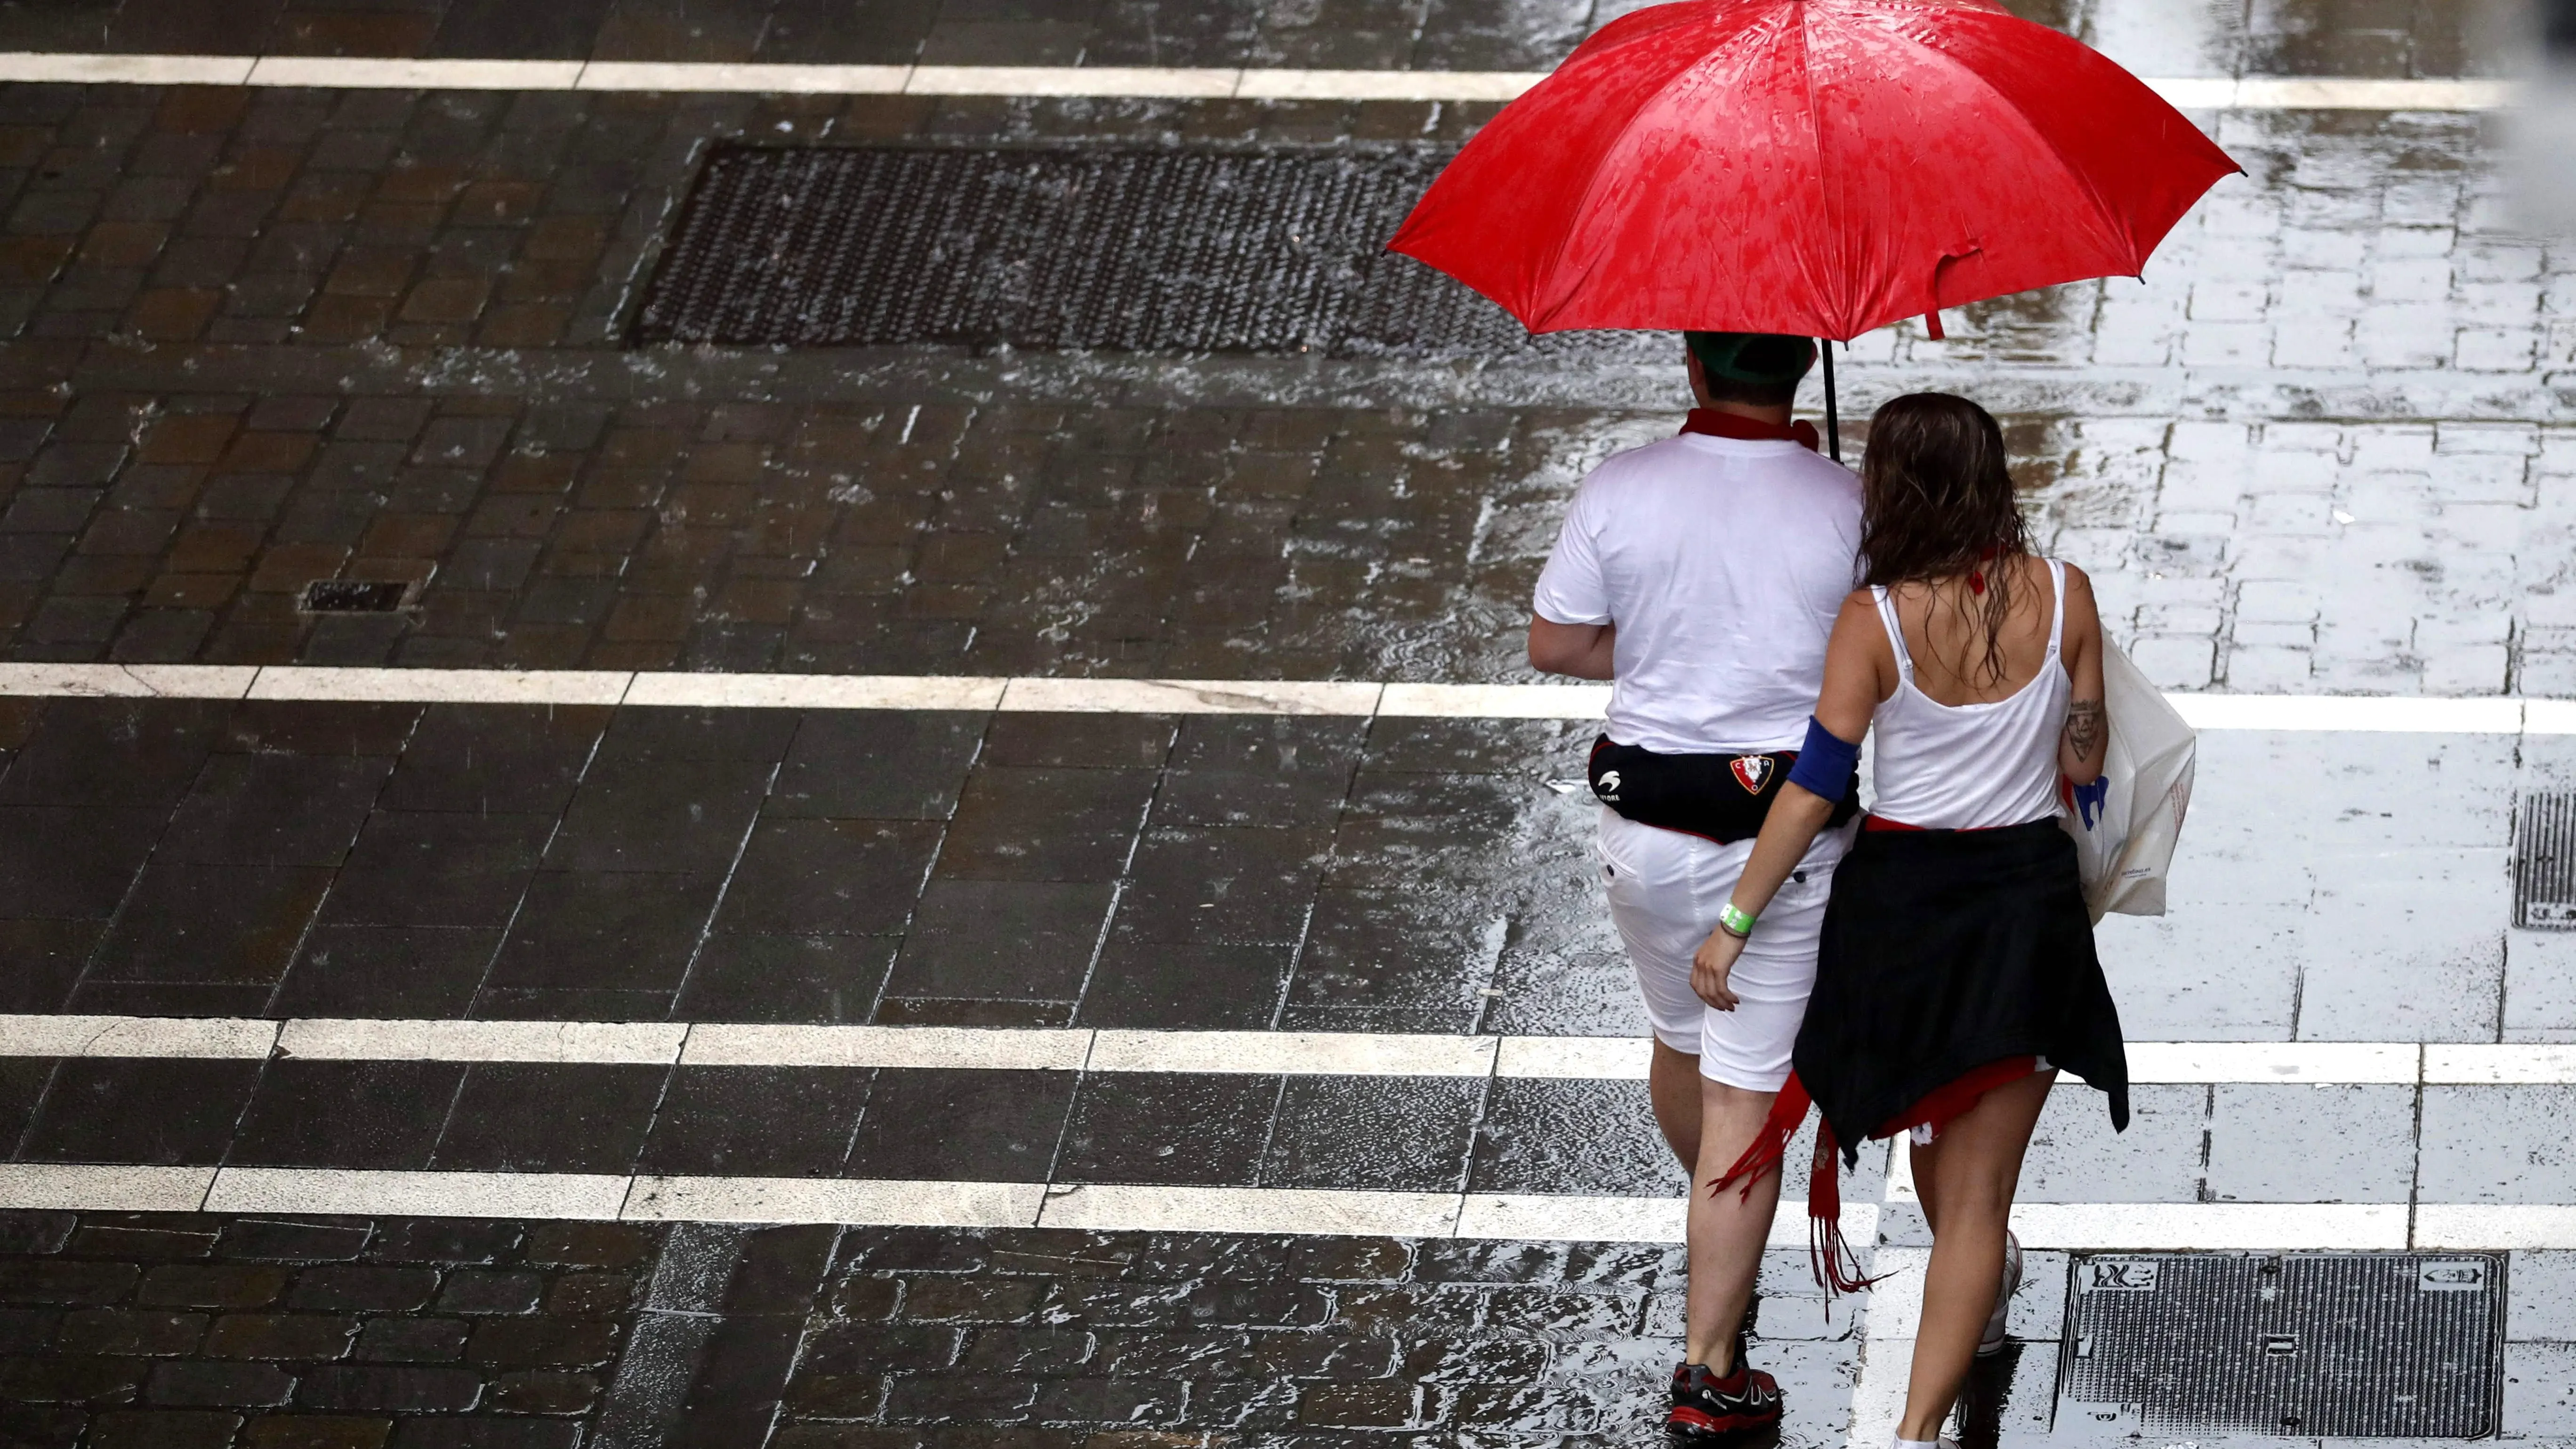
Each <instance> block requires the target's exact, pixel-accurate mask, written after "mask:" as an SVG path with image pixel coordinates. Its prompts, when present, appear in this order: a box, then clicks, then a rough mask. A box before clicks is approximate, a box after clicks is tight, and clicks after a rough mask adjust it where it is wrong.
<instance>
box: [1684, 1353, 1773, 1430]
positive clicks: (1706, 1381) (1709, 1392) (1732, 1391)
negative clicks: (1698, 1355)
mask: <svg viewBox="0 0 2576 1449" xmlns="http://www.w3.org/2000/svg"><path fill="white" fill-rule="evenodd" d="M1779 1428H1780V1384H1779V1381H1778V1380H1776V1379H1774V1378H1772V1377H1771V1376H1770V1375H1769V1374H1766V1373H1764V1372H1763V1371H1762V1370H1760V1369H1758V1368H1754V1367H1752V1366H1750V1365H1748V1364H1746V1363H1745V1361H1744V1354H1743V1352H1742V1350H1740V1349H1739V1350H1738V1351H1737V1353H1736V1355H1735V1371H1734V1372H1733V1373H1730V1374H1728V1375H1726V1376H1725V1377H1724V1378H1720V1377H1718V1376H1717V1375H1715V1374H1713V1373H1710V1372H1709V1371H1708V1365H1706V1364H1704V1363H1686V1364H1683V1365H1682V1366H1681V1367H1680V1368H1677V1369H1675V1370H1673V1411H1672V1416H1671V1417H1670V1418H1668V1419H1666V1420H1665V1421H1664V1430H1665V1432H1666V1433H1667V1434H1669V1435H1671V1436H1672V1441H1673V1443H1675V1444H1677V1445H1687V1446H1691V1449H1702V1446H1707V1445H1715V1444H1738V1443H1742V1442H1744V1441H1746V1440H1750V1439H1755V1438H1759V1437H1761V1436H1764V1435H1769V1434H1773V1433H1776V1432H1778V1430H1779Z"/></svg>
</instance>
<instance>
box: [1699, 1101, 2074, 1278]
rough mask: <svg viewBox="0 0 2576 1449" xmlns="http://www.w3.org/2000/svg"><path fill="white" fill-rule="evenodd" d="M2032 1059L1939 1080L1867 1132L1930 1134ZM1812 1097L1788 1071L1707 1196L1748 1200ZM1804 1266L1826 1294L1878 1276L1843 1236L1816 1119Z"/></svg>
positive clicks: (1827, 1132)
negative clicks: (1867, 1270) (1732, 1192)
mask: <svg viewBox="0 0 2576 1449" xmlns="http://www.w3.org/2000/svg"><path fill="white" fill-rule="evenodd" d="M2038 1067H2039V1061H2038V1059H2037V1058H2035V1057H2006V1058H2005V1059H2003V1060H2002V1061H1998V1062H1988V1063H1987V1064H1986V1065H1984V1066H1982V1067H1979V1068H1977V1069H1976V1070H1975V1071H1972V1072H1969V1073H1967V1074H1966V1075H1965V1076H1962V1077H1960V1078H1959V1079H1958V1080H1957V1081H1954V1082H1951V1083H1949V1084H1948V1085H1946V1086H1943V1087H1941V1088H1939V1089H1937V1090H1935V1091H1934V1092H1932V1093H1931V1094H1930V1095H1929V1096H1926V1097H1925V1098H1924V1099H1923V1100H1922V1101H1920V1102H1917V1103H1915V1104H1914V1109H1913V1110H1912V1111H1910V1112H1907V1113H1906V1114H1905V1115H1904V1116H1902V1117H1900V1118H1899V1119H1898V1120H1896V1121H1894V1122H1890V1123H1888V1124H1886V1125H1885V1126H1883V1127H1881V1128H1880V1129H1879V1130H1878V1131H1877V1132H1875V1133H1872V1134H1871V1135H1872V1136H1873V1137H1878V1138H1887V1137H1893V1136H1895V1135H1896V1134H1898V1133H1900V1132H1905V1131H1909V1130H1911V1129H1913V1128H1915V1127H1921V1126H1927V1125H1928V1126H1930V1127H1931V1128H1932V1129H1933V1130H1934V1131H1935V1132H1938V1131H1939V1130H1940V1129H1941V1128H1943V1127H1946V1126H1948V1125H1949V1124H1950V1122H1951V1121H1952V1119H1954V1118H1956V1117H1958V1116H1959V1115H1960V1114H1961V1113H1963V1112H1966V1111H1967V1110H1968V1109H1969V1108H1971V1107H1974V1106H1976V1105H1977V1101H1978V1099H1979V1098H1981V1097H1983V1096H1985V1095H1986V1093H1988V1092H1991V1091H1993V1090H1994V1089H1995V1088H1997V1087H2000V1086H2003V1085H2004V1084H2005V1083H2007V1082H2013V1081H2018V1080H2020V1079H2021V1078H2023V1077H2026V1076H2028V1075H2030V1074H2031V1073H2032V1072H2033V1071H2036V1070H2038ZM1814 1105H1815V1100H1814V1099H1813V1098H1812V1097H1810V1096H1808V1095H1807V1084H1806V1083H1804V1082H1801V1081H1799V1080H1798V1074H1797V1073H1795V1072H1791V1073H1790V1074H1789V1080H1788V1081H1787V1082H1784V1083H1782V1084H1781V1087H1780V1095H1779V1096H1777V1097H1775V1098H1773V1099H1772V1102H1771V1115H1770V1116H1768V1117H1765V1118H1764V1119H1762V1126H1761V1128H1760V1129H1759V1130H1758V1131H1756V1132H1755V1133H1754V1134H1753V1140H1752V1142H1750V1143H1748V1144H1746V1146H1745V1149H1744V1151H1743V1153H1742V1154H1741V1155H1740V1156H1738V1157H1737V1158H1736V1159H1735V1165H1734V1166H1732V1167H1729V1168H1728V1169H1727V1170H1726V1171H1724V1172H1723V1173H1720V1174H1719V1175H1717V1176H1716V1177H1714V1178H1711V1179H1709V1183H1708V1195H1709V1196H1710V1197H1715V1196H1717V1195H1718V1194H1719V1193H1721V1192H1724V1191H1726V1190H1727V1189H1728V1188H1730V1187H1737V1186H1738V1184H1741V1187H1740V1188H1739V1200H1746V1199H1750V1198H1751V1197H1752V1196H1753V1188H1754V1185H1755V1184H1756V1183H1759V1182H1760V1181H1761V1180H1762V1178H1763V1176H1764V1175H1765V1174H1766V1173H1770V1172H1773V1171H1776V1170H1778V1168H1779V1167H1780V1164H1781V1162H1782V1161H1783V1159H1785V1158H1787V1156H1788V1155H1789V1139H1790V1138H1792V1137H1794V1136H1796V1135H1797V1133H1798V1128H1799V1126H1800V1125H1801V1124H1803V1123H1804V1122H1805V1121H1806V1120H1807V1109H1808V1108H1809V1107H1812V1106H1814ZM1807 1265H1808V1267H1809V1268H1811V1269H1812V1270H1813V1271H1814V1272H1815V1275H1816V1283H1817V1285H1818V1286H1819V1287H1822V1288H1823V1289H1824V1290H1825V1297H1826V1298H1827V1299H1828V1300H1831V1299H1833V1298H1834V1297H1836V1296H1838V1295H1840V1294H1844V1293H1857V1292H1859V1291H1861V1290H1862V1289H1864V1288H1867V1287H1868V1286H1869V1285H1871V1284H1872V1283H1875V1282H1877V1281H1878V1279H1876V1278H1872V1277H1870V1276H1868V1275H1866V1274H1864V1273H1862V1272H1861V1267H1860V1254H1859V1253H1858V1252H1857V1251H1855V1250H1854V1249H1853V1247H1852V1245H1851V1243H1850V1241H1849V1240H1847V1239H1846V1238H1844V1237H1843V1192H1842V1163H1841V1162H1840V1161H1839V1160H1838V1154H1837V1153H1836V1151H1835V1147H1834V1129H1833V1125H1832V1124H1831V1123H1828V1122H1826V1121H1823V1120H1822V1119H1821V1118H1820V1119H1819V1120H1818V1121H1817V1123H1816V1160H1815V1162H1814V1163H1813V1164H1811V1165H1810V1167H1809V1168H1808V1171H1807Z"/></svg>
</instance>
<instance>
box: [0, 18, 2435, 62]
mask: <svg viewBox="0 0 2576 1449" xmlns="http://www.w3.org/2000/svg"><path fill="white" fill-rule="evenodd" d="M1638 8H1641V0H1214V3H1198V4H1182V3H1166V0H921V3H917V4H895V3H889V0H859V3H856V4H848V5H829V4H824V3H820V0H561V3H556V4H549V5H542V6H529V5H512V4H507V3H503V0H398V3H392V4H368V3H354V0H236V3H233V4H229V5H226V6H224V7H222V8H221V9H220V10H216V9H211V8H209V7H207V6H204V5H200V4H192V3H188V0H72V3H67V4H64V3H57V4H48V3H44V0H9V3H6V4H0V49H5V50H37V51H111V52H118V51H145V52H162V53H182V54H215V55H237V54H262V53H274V54H281V55H361V56H478V57H480V56H493V57H503V56H506V57H526V58H545V59H580V60H647V61H654V60H683V61H773V62H802V63H809V64H810V63H825V62H841V63H860V64H909V63H912V62H915V61H918V62H921V63H925V64H934V65H1075V64H1082V65H1152V66H1239V65H1263V66H1302V67H1321V68H1343V67H1347V68H1355V69H1390V68H1391V69H1406V68H1418V69H1424V70H1544V69H1546V68H1548V67H1550V66H1552V65H1554V64H1555V63H1556V62H1557V61H1558V60H1560V59H1562V58H1563V57H1564V55H1565V52H1567V51H1568V50H1570V49H1572V48H1573V46H1574V43H1575V42H1576V41H1577V40H1580V39H1581V38H1582V37H1583V36H1584V35H1586V34H1588V33H1590V32H1591V30H1592V29H1593V28H1595V27H1596V26H1599V25H1601V24H1604V23H1606V22H1608V21H1610V20H1612V19H1615V18H1617V17H1618V16H1620V15H1622V14H1625V13H1627V12H1628V11H1631V10H1635V9H1638ZM2012 8H2013V9H2014V10H2016V11H2017V12H2018V13H2020V14H2022V15H2025V16H2027V17H2029V18H2031V19H2034V20H2039V21H2043V22H2045V23H2047V24H2052V25H2056V26H2059V27H2060V28H2063V29H2066V30H2069V31H2072V32H2073V33H2075V34H2077V35H2080V36H2082V37H2083V38H2084V39H2086V40H2087V41H2089V42H2091V43H2092V44H2094V45H2096V46H2099V47H2101V48H2102V49H2104V50H2106V51H2108V52H2109V53H2110V54H2111V55H2113V56H2114V57H2115V58H2117V59H2119V60H2120V61H2122V62H2123V63H2125V64H2127V65H2128V66H2130V67H2131V68H2132V69H2135V70H2137V71H2139V72H2140V73H2141V74H2147V75H2207V74H2215V75H2232V74H2236V73H2238V72H2240V71H2243V72H2254V73H2265V74H2290V75H2367V76H2412V75H2423V76H2448V75H2460V74H2468V73H2472V72H2475V71H2478V70H2481V69H2483V68H2484V64H2483V62H2484V56H2483V54H2482V47H2481V44H2480V42H2481V40H2482V39H2483V38H2484V37H2482V36H2480V34H2479V33H2478V32H2479V22H2480V20H2481V19H2482V18H2483V17H2482V15H2481V12H2480V11H2479V9H2478V7H2477V6H2476V5H2474V4H2469V3H2463V0H2421V3H2409V4H2397V5H2392V4H2385V3H2373V0H2296V3H2286V4H2271V3H2265V4H2250V3H2245V0H2230V3H2225V4H2205V5H2197V6H2191V7H2182V6H2172V5H2164V4H2158V3H2155V0H2015V3H2014V5H2013V7H2012Z"/></svg>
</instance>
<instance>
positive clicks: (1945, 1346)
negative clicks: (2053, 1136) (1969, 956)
mask: <svg viewBox="0 0 2576 1449" xmlns="http://www.w3.org/2000/svg"><path fill="white" fill-rule="evenodd" d="M2056 1080H2057V1073H2055V1072H2053V1071H2049V1072H2033V1073H2032V1074H2030V1075H2029V1076H2027V1077H2024V1078H2022V1079H2021V1080H2020V1081H2017V1082H2013V1083H2010V1084H2009V1085H2006V1086H2001V1087H1997V1088H1995V1089H1994V1090H1993V1091H1991V1092H1988V1093H1986V1095H1985V1096H1983V1097H1981V1098H1979V1099H1978V1100H1977V1105H1976V1106H1974V1107H1971V1108H1969V1109H1968V1110H1967V1111H1966V1112H1964V1113H1961V1114H1960V1115H1959V1116H1958V1117H1956V1118H1953V1119H1952V1120H1951V1122H1950V1124H1949V1125H1948V1126H1947V1127H1944V1128H1942V1129H1941V1138H1940V1140H1939V1141H1937V1142H1935V1143H1933V1144H1932V1145H1931V1146H1929V1147H1917V1148H1915V1149H1914V1187H1915V1191H1916V1192H1917V1193H1918V1194H1920V1195H1921V1197H1922V1199H1923V1211H1924V1216H1925V1217H1926V1218H1927V1219H1929V1220H1930V1221H1931V1223H1932V1263H1931V1266H1930V1267H1929V1268H1927V1269H1925V1270H1924V1274H1923V1322H1922V1326H1921V1327H1920V1328H1918V1329H1916V1330H1915V1335H1914V1376H1913V1378H1912V1380H1911V1381H1910V1382H1909V1383H1907V1385H1906V1388H1905V1417H1904V1418H1903V1419H1901V1420H1899V1421H1898V1424H1897V1429H1896V1433H1897V1437H1899V1438H1902V1439H1936V1438H1939V1437H1940V1434H1941V1425H1942V1422H1943V1421H1944V1420H1946V1419H1948V1418H1949V1417H1950V1406H1951V1405H1952V1404H1953V1403H1955V1402H1956V1401H1957V1400H1958V1397H1959V1386H1960V1385H1961V1384H1963V1383H1965V1382H1966V1381H1967V1378H1968V1367H1969V1365H1970V1364H1972V1363H1973V1362H1975V1360H1976V1356H1977V1340H1978V1338H1979V1337H1981V1336H1982V1335H1983V1334H1984V1333H1985V1330H1986V1316H1987V1315H1988V1314H1990V1313H1992V1312H1993V1311H1994V1307H1995V1288H1996V1286H1997V1284H1998V1282H1999V1281H2000V1280H2001V1278H2002V1277H2003V1264H2004V1228H2005V1226H2006V1223H2007V1220H2008V1219H2010V1217H2011V1216H2012V1202H2013V1188H2014V1186H2015V1185H2016V1184H2017V1183H2018V1182H2019V1181H2020V1178H2021V1158H2022V1152H2023V1150H2024V1149H2025V1148H2027V1147H2029V1146H2030V1131H2031V1128H2032V1127H2033V1126H2035V1125H2037V1124H2038V1122H2039V1112H2040V1109H2041V1108H2042V1107H2044V1106H2046V1105H2047V1104H2048V1089H2049V1087H2050V1086H2051V1085H2052V1084H2053V1083H2055V1082H2056Z"/></svg>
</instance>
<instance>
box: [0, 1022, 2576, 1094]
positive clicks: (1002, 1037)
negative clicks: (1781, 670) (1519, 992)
mask: <svg viewBox="0 0 2576 1449" xmlns="http://www.w3.org/2000/svg"><path fill="white" fill-rule="evenodd" d="M272 1045H273V1046H274V1047H275V1049H276V1050H277V1051H278V1052H279V1053H280V1054H282V1055H285V1056H290V1057H318V1058H327V1059H332V1060H338V1061H442V1062H574V1063H579V1062H599V1063H645V1064H652V1063H666V1062H673V1061H677V1062H679V1063H680V1064H682V1065H685V1066H697V1067H754V1066H757V1067H945V1068H968V1069H981V1070H989V1071H1082V1070H1088V1071H1094V1072H1217V1073H1227V1072H1231V1073H1249V1074H1260V1075H1280V1076H1324V1077H1481V1076H1486V1075H1489V1074H1490V1075H1493V1076H1501V1077H1527V1078H1559V1079H1564V1078H1577V1079H1593V1080H1602V1081H1643V1080H1645V1077H1646V1070H1647V1064H1648V1062H1649V1061H1650V1060H1651V1059H1652V1051H1651V1048H1650V1046H1649V1044H1648V1041H1647V1039H1646V1038H1644V1037H1595V1036H1560V1037H1550V1036H1503V1037H1496V1036H1446V1035H1438V1034H1431V1033H1402V1032H1326V1031H1119V1030H1094V1029H1092V1028H1089V1027H969V1026H833V1025H794V1024H770V1023H759V1022H721V1021H702V1022H694V1023H692V1022H674V1021H644V1022H627V1021H466V1020H379V1019H374V1018H321V1017H299V1018H294V1019H290V1020H285V1021H279V1020H274V1019H271V1018H268V1017H159V1016H48V1015H38V1014H29V1015H17V1016H10V1015H0V1057H253V1058H255V1057H264V1056H267V1055H268V1054H269V1052H270V1049H271V1047H272ZM2128 1054H2129V1080H2130V1081H2132V1082H2135V1083H2140V1084H2149V1083H2157V1084H2162V1083H2185V1084H2189V1083H2238V1084H2245V1083H2252V1084H2261V1083H2307V1084H2319V1085H2324V1084H2367V1083H2388V1084H2394V1085H2400V1086H2403V1085H2412V1084H2415V1083H2418V1082H2426V1083H2435V1084H2453V1083H2480V1082H2490V1083H2497V1082H2501V1083H2541V1084H2563V1083H2576V1046H2519V1045H2501V1046H2498V1045H2434V1046H2421V1045H2418V1044H2417V1043H2414V1042H2152V1041H2148V1042H2131V1043H2129V1045H2128Z"/></svg>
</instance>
